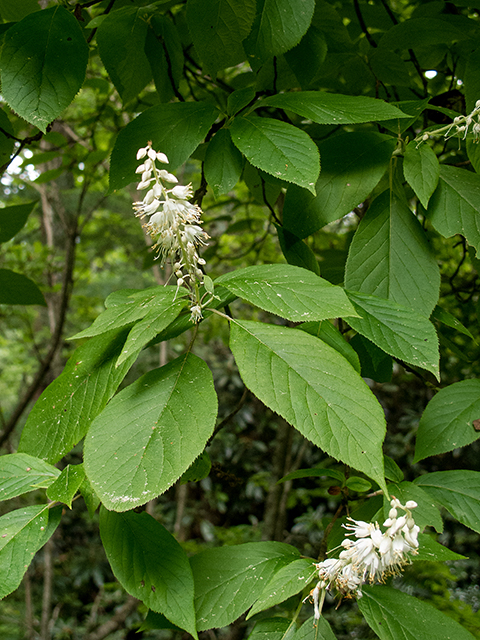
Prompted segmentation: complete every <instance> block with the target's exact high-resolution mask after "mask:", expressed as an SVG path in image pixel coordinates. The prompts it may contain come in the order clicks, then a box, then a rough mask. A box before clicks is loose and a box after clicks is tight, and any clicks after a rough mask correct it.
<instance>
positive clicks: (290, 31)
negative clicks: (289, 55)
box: [244, 0, 315, 70]
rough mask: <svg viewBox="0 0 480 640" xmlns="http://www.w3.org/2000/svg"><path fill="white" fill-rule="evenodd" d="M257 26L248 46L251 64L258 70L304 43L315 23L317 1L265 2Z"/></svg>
mask: <svg viewBox="0 0 480 640" xmlns="http://www.w3.org/2000/svg"><path fill="white" fill-rule="evenodd" d="M258 6H259V9H260V10H259V12H258V14H257V16H256V18H255V22H254V23H253V27H252V31H251V33H250V35H249V36H248V38H247V39H246V41H245V42H244V46H245V50H246V52H247V53H248V56H249V60H250V64H251V65H252V67H253V68H254V69H255V70H256V69H258V68H259V67H260V65H261V64H262V63H263V62H265V61H266V60H268V59H269V58H272V57H273V56H278V55H280V54H281V53H285V51H288V50H289V49H292V48H293V47H294V46H295V45H296V44H298V43H299V42H300V40H301V39H302V36H303V35H304V34H305V33H306V32H307V30H308V27H309V26H310V22H311V21H312V17H313V11H314V9H315V0H302V3H301V4H300V5H299V4H298V1H297V0H264V2H262V3H260V4H259V5H258Z"/></svg>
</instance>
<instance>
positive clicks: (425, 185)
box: [403, 141, 440, 209]
mask: <svg viewBox="0 0 480 640" xmlns="http://www.w3.org/2000/svg"><path fill="white" fill-rule="evenodd" d="M403 173H404V175H405V180H406V181H407V182H408V184H409V185H410V186H411V187H412V189H413V190H414V191H415V194H416V196H417V197H418V199H419V200H420V202H421V203H422V205H423V206H424V207H425V209H426V208H427V207H428V201H429V200H430V197H431V195H432V193H433V192H434V191H435V189H436V188H437V184H438V179H439V177H440V164H439V163H438V159H437V156H436V155H435V153H434V152H433V150H432V149H431V148H430V147H429V146H428V144H422V145H420V146H419V147H418V149H417V145H416V143H415V142H413V141H412V142H410V143H409V144H407V148H406V149H405V156H404V158H403Z"/></svg>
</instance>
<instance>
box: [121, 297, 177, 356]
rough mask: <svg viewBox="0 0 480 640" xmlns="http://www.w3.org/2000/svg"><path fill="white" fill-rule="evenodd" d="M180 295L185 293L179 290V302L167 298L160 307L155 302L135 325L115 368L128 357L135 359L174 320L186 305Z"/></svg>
mask: <svg viewBox="0 0 480 640" xmlns="http://www.w3.org/2000/svg"><path fill="white" fill-rule="evenodd" d="M175 288H176V287H175ZM182 295H185V293H184V292H183V290H182V289H180V290H179V296H178V297H179V298H180V300H175V301H171V300H168V301H167V298H168V296H167V298H166V299H165V302H162V304H161V305H160V304H157V302H155V304H154V305H153V306H151V307H150V310H149V311H148V313H147V314H146V315H145V316H144V317H143V318H142V319H141V320H140V321H139V322H136V323H135V325H134V326H133V327H132V329H131V330H130V332H129V334H128V336H127V339H126V341H125V345H124V347H123V349H122V353H121V354H120V357H119V358H118V360H117V367H118V366H119V365H121V364H122V363H123V362H125V360H127V359H128V358H130V357H134V358H135V359H136V358H137V356H138V354H139V353H140V351H141V350H142V349H143V347H144V346H145V345H146V344H148V343H149V342H150V340H153V338H155V336H157V335H158V334H159V333H160V332H161V331H163V330H164V329H166V328H167V327H168V326H169V325H170V324H171V323H172V322H173V321H174V320H175V318H176V317H177V316H178V314H179V313H180V311H181V309H182V307H184V306H185V304H186V301H185V300H182V299H181V296H182ZM156 300H158V298H157V299H156ZM116 309H118V307H116Z"/></svg>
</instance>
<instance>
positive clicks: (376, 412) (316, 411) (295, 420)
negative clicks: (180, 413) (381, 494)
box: [230, 321, 386, 490]
mask: <svg viewBox="0 0 480 640" xmlns="http://www.w3.org/2000/svg"><path fill="white" fill-rule="evenodd" d="M230 348H231V349H232V352H233V355H234V356H235V360H236V362H237V365H238V368H239V371H240V375H241V376H242V378H243V381H244V382H245V385H246V386H247V387H248V388H249V389H250V390H251V391H252V392H253V393H254V394H255V395H256V396H257V397H258V398H259V399H260V400H261V401H262V402H263V403H264V404H266V405H267V407H270V409H272V410H273V411H276V412H277V413H278V414H280V415H281V416H282V417H283V418H285V420H287V422H289V423H290V424H292V425H293V426H294V427H296V428H297V429H298V430H299V431H300V433H302V434H303V435H304V436H305V437H306V438H308V439H309V440H310V441H311V442H313V443H314V444H315V445H317V446H318V447H320V448H321V449H323V450H324V451H325V452H326V453H327V454H328V455H330V456H332V457H333V458H335V459H337V460H342V462H345V463H346V464H348V465H349V466H351V467H353V468H355V469H358V470H359V471H363V472H364V473H365V474H367V475H368V476H369V477H370V478H372V479H373V480H375V481H376V482H378V484H379V485H380V487H381V488H382V489H384V490H386V486H385V480H384V476H383V453H382V442H383V438H384V436H385V417H384V413H383V409H382V407H381V406H380V404H379V403H378V401H377V400H376V398H375V396H374V395H373V393H372V392H371V391H370V389H369V388H368V386H367V385H366V384H365V382H364V381H363V380H362V378H361V377H360V375H359V374H358V373H357V372H356V371H355V369H354V368H353V367H352V365H351V364H350V363H349V362H348V361H347V360H346V359H345V358H344V357H343V356H341V355H340V354H339V353H338V351H336V350H335V349H333V348H332V347H330V346H329V345H327V344H326V343H324V342H323V341H322V340H320V339H319V338H314V337H313V336H311V335H309V334H308V333H306V332H305V331H298V330H297V329H289V328H287V327H279V326H275V325H267V324H262V323H259V322H246V321H244V322H238V321H235V322H232V323H231V335H230Z"/></svg>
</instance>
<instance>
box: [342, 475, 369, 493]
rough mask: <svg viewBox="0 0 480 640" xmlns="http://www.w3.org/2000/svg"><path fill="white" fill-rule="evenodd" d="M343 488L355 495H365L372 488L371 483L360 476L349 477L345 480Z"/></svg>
mask: <svg viewBox="0 0 480 640" xmlns="http://www.w3.org/2000/svg"><path fill="white" fill-rule="evenodd" d="M345 486H346V487H347V489H350V491H356V492H357V493H366V492H367V491H370V489H371V488H372V484H371V482H369V481H368V480H365V478H362V477H360V476H350V477H349V478H347V480H346V482H345Z"/></svg>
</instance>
